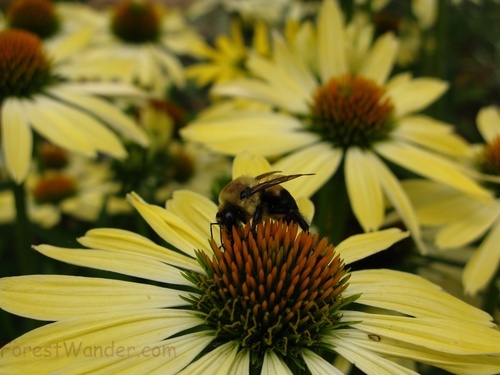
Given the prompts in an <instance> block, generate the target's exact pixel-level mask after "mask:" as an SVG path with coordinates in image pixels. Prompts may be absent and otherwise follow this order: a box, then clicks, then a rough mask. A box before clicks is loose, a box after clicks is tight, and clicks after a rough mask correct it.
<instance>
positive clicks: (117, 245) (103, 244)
mask: <svg viewBox="0 0 500 375" xmlns="http://www.w3.org/2000/svg"><path fill="white" fill-rule="evenodd" d="M78 242H79V243H81V244H82V245H84V246H87V247H90V248H96V249H102V250H106V251H114V252H119V253H120V252H127V253H130V254H136V255H139V256H142V257H148V258H152V259H157V260H160V261H162V262H165V263H167V264H170V265H172V266H175V267H179V268H183V269H188V270H192V271H197V272H200V271H201V267H200V265H199V264H198V262H197V261H196V260H195V259H193V258H190V257H187V256H185V255H182V254H179V253H178V252H176V251H172V250H170V249H167V248H165V247H163V246H159V245H157V244H155V243H154V242H153V241H151V240H149V239H148V238H146V237H143V236H140V235H139V234H136V233H133V232H129V231H126V230H122V229H111V228H98V229H91V230H89V231H88V232H87V233H85V236H84V237H80V238H78Z"/></svg>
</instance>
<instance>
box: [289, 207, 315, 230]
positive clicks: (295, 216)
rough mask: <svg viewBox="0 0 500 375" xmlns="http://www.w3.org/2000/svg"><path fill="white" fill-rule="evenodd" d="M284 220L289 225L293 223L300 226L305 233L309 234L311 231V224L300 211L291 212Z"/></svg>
mask: <svg viewBox="0 0 500 375" xmlns="http://www.w3.org/2000/svg"><path fill="white" fill-rule="evenodd" d="M284 218H285V221H286V222H287V223H291V222H292V221H293V222H295V223H297V224H299V226H300V227H301V228H302V230H303V231H304V232H307V231H308V230H309V224H308V223H307V221H306V219H304V217H303V216H302V215H301V213H300V212H299V211H298V210H291V211H290V212H288V214H286V215H285V216H284Z"/></svg>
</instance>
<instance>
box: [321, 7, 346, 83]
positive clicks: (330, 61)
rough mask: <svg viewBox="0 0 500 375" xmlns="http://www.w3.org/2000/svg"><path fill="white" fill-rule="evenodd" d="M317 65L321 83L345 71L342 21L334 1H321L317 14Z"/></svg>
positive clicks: (340, 13)
mask: <svg viewBox="0 0 500 375" xmlns="http://www.w3.org/2000/svg"><path fill="white" fill-rule="evenodd" d="M317 25H318V31H317V37H318V47H317V52H318V57H317V58H318V65H319V75H320V78H321V82H322V83H326V82H327V81H328V80H329V79H330V78H333V77H335V76H338V75H341V74H344V73H347V58H346V56H345V46H344V21H343V19H342V12H341V10H340V8H339V6H338V4H337V2H336V1H333V0H325V1H323V3H322V5H321V8H320V10H319V16H318V21H317Z"/></svg>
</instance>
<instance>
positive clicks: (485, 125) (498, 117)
mask: <svg viewBox="0 0 500 375" xmlns="http://www.w3.org/2000/svg"><path fill="white" fill-rule="evenodd" d="M476 122H477V128H478V129H479V132H480V133H481V135H482V136H483V139H484V140H485V141H486V142H487V143H491V142H492V141H493V140H494V139H495V138H497V137H498V136H499V135H500V112H499V110H498V107H496V106H489V107H485V108H482V109H481V110H480V111H479V113H478V114H477V119H476Z"/></svg>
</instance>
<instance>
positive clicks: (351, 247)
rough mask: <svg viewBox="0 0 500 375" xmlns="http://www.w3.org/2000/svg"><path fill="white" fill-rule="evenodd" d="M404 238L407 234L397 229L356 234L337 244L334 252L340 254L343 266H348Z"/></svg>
mask: <svg viewBox="0 0 500 375" xmlns="http://www.w3.org/2000/svg"><path fill="white" fill-rule="evenodd" d="M406 237H408V232H403V231H401V230H400V229H397V228H390V229H384V230H380V231H376V232H372V233H362V234H356V235H354V236H350V237H348V238H347V239H345V240H344V241H342V242H341V243H339V244H338V245H337V246H336V247H335V250H336V251H337V253H338V254H340V257H341V258H342V259H343V260H344V263H345V264H350V263H353V262H355V261H357V260H360V259H363V258H366V257H368V256H370V255H373V254H375V253H378V252H379V251H382V250H385V249H387V248H388V247H389V246H391V245H393V244H395V243H396V242H398V241H401V240H402V239H403V238H406Z"/></svg>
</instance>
